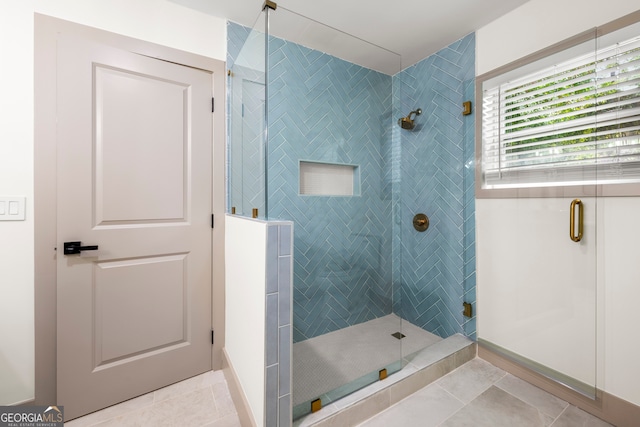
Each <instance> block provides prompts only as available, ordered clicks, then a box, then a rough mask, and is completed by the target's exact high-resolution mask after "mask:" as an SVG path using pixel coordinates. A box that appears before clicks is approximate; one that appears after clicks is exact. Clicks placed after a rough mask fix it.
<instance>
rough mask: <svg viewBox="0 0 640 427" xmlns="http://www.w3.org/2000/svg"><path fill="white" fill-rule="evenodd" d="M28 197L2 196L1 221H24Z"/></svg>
mask: <svg viewBox="0 0 640 427" xmlns="http://www.w3.org/2000/svg"><path fill="white" fill-rule="evenodd" d="M25 204H26V197H20V196H0V221H24V219H25Z"/></svg>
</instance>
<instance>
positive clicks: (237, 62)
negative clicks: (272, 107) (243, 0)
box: [227, 12, 268, 219]
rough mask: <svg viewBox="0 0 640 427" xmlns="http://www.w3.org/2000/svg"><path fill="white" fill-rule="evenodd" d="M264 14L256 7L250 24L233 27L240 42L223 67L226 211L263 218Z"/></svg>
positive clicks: (265, 138) (265, 26)
mask: <svg viewBox="0 0 640 427" xmlns="http://www.w3.org/2000/svg"><path fill="white" fill-rule="evenodd" d="M267 19H268V16H267V14H266V13H265V12H260V13H259V15H258V17H257V18H256V20H255V24H254V25H253V27H251V28H250V29H249V28H247V27H241V26H239V25H238V26H235V27H234V28H235V31H238V32H242V34H236V35H234V36H235V37H236V38H238V39H240V40H244V43H243V44H242V47H241V48H240V50H239V52H237V54H236V55H234V53H235V52H231V46H230V47H229V50H230V52H229V57H228V73H227V88H228V91H227V111H228V113H227V114H228V116H227V128H228V131H227V132H228V135H227V140H228V146H227V155H228V160H227V162H228V163H227V180H228V181H227V188H228V200H227V213H232V214H235V215H238V216H243V217H257V218H262V219H266V218H267V212H266V205H267V203H266V194H267V189H266V165H267V159H266V144H267V118H266V114H267V109H266V99H267V95H266V90H267V87H266V62H265V52H266V43H267ZM234 56H235V57H234Z"/></svg>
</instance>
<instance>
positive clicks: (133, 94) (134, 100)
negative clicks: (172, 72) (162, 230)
mask: <svg viewBox="0 0 640 427" xmlns="http://www.w3.org/2000/svg"><path fill="white" fill-rule="evenodd" d="M94 73H95V92H96V102H95V120H96V139H95V144H96V146H95V153H96V167H95V170H94V173H95V178H94V179H95V185H96V188H95V189H96V220H97V221H96V222H97V224H96V225H101V224H104V223H105V222H114V221H118V222H120V223H121V222H123V221H124V222H127V223H129V222H136V221H146V222H156V221H162V220H180V221H184V220H186V218H185V214H186V213H187V210H186V206H185V204H186V203H185V202H186V199H185V195H186V194H187V193H188V188H187V183H188V182H189V181H188V176H189V172H190V170H189V163H188V162H187V161H186V160H187V156H188V154H189V137H190V135H189V133H188V132H187V131H188V129H189V119H190V117H189V97H190V93H189V85H187V84H185V83H179V82H172V81H163V80H161V79H159V78H156V77H154V76H149V75H140V74H138V73H136V72H134V71H129V70H117V69H113V68H107V67H105V66H104V65H102V64H97V65H95V69H94ZM159 106H162V108H158V107H159ZM150 143H151V145H150ZM151 158H152V159H153V162H150V161H148V160H149V159H151ZM156 188H162V190H163V191H162V192H159V191H154V189H156ZM141 194H144V195H145V197H144V198H142V197H140V195H141Z"/></svg>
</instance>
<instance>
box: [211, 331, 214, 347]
mask: <svg viewBox="0 0 640 427" xmlns="http://www.w3.org/2000/svg"><path fill="white" fill-rule="evenodd" d="M213 336H214V333H213V329H212V330H211V345H213V342H214V339H213Z"/></svg>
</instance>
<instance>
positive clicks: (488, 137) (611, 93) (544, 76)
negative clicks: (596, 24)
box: [482, 36, 640, 188]
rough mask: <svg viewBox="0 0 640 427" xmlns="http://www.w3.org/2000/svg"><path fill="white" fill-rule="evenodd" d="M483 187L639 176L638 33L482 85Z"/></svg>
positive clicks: (625, 179)
mask: <svg viewBox="0 0 640 427" xmlns="http://www.w3.org/2000/svg"><path fill="white" fill-rule="evenodd" d="M482 103H483V105H482V156H483V157H482V172H483V179H484V187H485V188H500V187H519V186H545V185H572V184H573V185H578V184H581V185H584V184H589V183H596V182H598V183H614V182H615V183H621V182H639V181H640V36H638V37H635V38H631V39H627V40H625V41H622V42H618V43H615V44H612V45H609V46H606V47H603V48H600V49H594V51H593V52H591V53H589V54H583V55H580V56H576V57H573V58H570V59H566V60H565V61H563V62H560V63H557V64H555V65H553V66H546V67H544V68H541V69H540V70H538V71H535V72H531V73H528V74H527V75H526V76H524V77H519V78H516V79H512V80H510V81H506V82H502V83H500V84H497V85H495V86H489V87H483V99H482Z"/></svg>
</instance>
